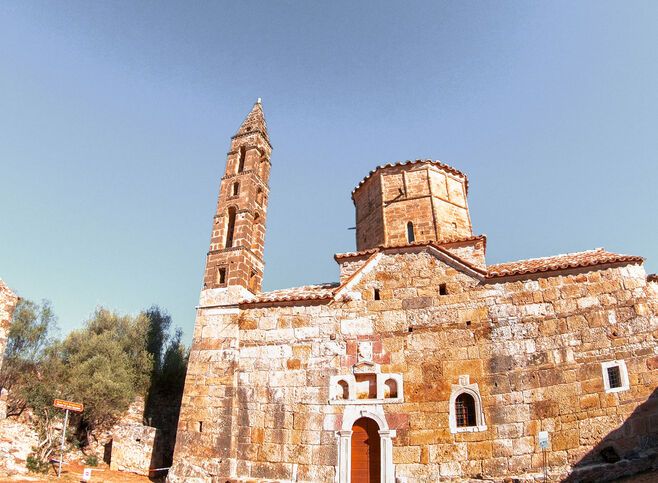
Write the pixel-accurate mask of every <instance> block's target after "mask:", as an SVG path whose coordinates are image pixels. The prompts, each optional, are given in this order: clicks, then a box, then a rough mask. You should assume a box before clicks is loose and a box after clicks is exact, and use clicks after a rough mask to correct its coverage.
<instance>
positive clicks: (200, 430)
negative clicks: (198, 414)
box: [197, 421, 203, 433]
mask: <svg viewBox="0 0 658 483" xmlns="http://www.w3.org/2000/svg"><path fill="white" fill-rule="evenodd" d="M197 430H198V431H199V433H203V421H199V423H198V425H197Z"/></svg>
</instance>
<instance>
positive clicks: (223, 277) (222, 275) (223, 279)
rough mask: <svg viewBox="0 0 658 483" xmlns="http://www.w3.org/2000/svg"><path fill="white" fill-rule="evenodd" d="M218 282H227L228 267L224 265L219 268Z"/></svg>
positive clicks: (220, 283)
mask: <svg viewBox="0 0 658 483" xmlns="http://www.w3.org/2000/svg"><path fill="white" fill-rule="evenodd" d="M217 283H218V284H219V285H224V284H226V268H224V267H222V268H219V269H217Z"/></svg>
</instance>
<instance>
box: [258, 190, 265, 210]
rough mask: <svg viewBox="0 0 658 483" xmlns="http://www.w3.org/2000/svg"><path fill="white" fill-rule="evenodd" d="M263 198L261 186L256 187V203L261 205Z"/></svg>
mask: <svg viewBox="0 0 658 483" xmlns="http://www.w3.org/2000/svg"><path fill="white" fill-rule="evenodd" d="M264 199H265V195H263V190H262V189H261V188H258V191H257V192H256V203H258V204H259V205H261V206H263V201H264Z"/></svg>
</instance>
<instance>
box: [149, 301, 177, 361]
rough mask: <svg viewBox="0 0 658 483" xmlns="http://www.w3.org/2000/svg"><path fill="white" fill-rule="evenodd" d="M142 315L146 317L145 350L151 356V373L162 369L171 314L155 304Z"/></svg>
mask: <svg viewBox="0 0 658 483" xmlns="http://www.w3.org/2000/svg"><path fill="white" fill-rule="evenodd" d="M144 315H145V316H146V318H147V319H148V329H147V333H146V350H147V351H148V353H149V354H151V356H152V357H153V373H154V374H157V373H159V372H160V370H161V369H162V359H163V352H164V349H165V346H166V345H167V339H169V328H170V327H171V316H170V315H169V314H168V313H167V312H165V311H163V310H161V309H160V307H158V306H157V305H153V306H151V307H150V308H149V309H148V310H147V311H146V312H145V313H144Z"/></svg>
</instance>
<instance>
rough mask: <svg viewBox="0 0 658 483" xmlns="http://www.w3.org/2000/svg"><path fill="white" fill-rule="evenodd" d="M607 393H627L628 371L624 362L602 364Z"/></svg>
mask: <svg viewBox="0 0 658 483" xmlns="http://www.w3.org/2000/svg"><path fill="white" fill-rule="evenodd" d="M601 371H602V372H603V387H604V389H605V392H620V391H626V390H628V388H629V381H628V370H627V369H626V362H624V361H609V362H603V363H602V364H601Z"/></svg>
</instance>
